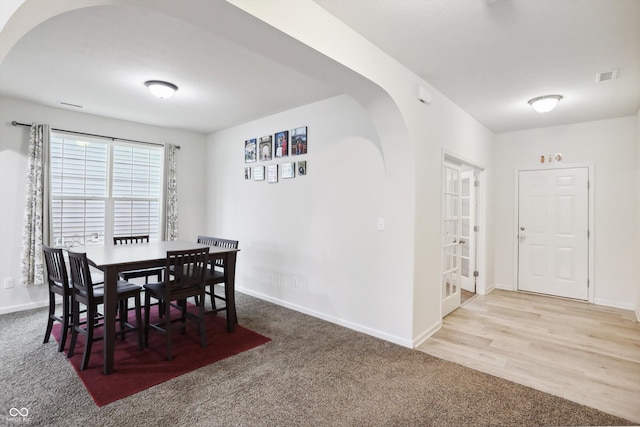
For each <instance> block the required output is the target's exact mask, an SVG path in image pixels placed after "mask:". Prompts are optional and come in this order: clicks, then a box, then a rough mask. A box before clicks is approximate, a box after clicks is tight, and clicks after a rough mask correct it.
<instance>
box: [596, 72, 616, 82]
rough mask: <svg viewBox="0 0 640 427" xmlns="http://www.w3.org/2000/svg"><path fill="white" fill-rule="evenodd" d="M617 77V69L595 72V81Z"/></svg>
mask: <svg viewBox="0 0 640 427" xmlns="http://www.w3.org/2000/svg"><path fill="white" fill-rule="evenodd" d="M617 78H618V70H617V69H613V70H610V71H603V72H602V73H596V83H603V82H608V81H610V80H615V79H617Z"/></svg>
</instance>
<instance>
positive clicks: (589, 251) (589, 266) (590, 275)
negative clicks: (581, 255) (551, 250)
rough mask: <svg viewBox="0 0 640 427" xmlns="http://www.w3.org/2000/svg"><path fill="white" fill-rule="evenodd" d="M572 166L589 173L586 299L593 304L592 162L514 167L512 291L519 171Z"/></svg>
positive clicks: (515, 272)
mask: <svg viewBox="0 0 640 427" xmlns="http://www.w3.org/2000/svg"><path fill="white" fill-rule="evenodd" d="M574 168H587V170H588V175H589V187H588V191H587V205H588V208H587V209H588V215H589V237H588V238H587V246H588V248H587V254H588V257H589V258H588V259H587V275H588V278H587V279H588V283H589V289H588V298H589V299H588V301H589V302H590V303H592V304H593V302H594V299H595V287H596V283H595V269H594V266H595V262H594V260H595V258H594V256H595V248H594V244H593V242H594V241H595V239H594V236H595V225H594V224H595V221H594V218H595V209H594V202H593V201H594V198H593V197H594V189H595V178H594V176H595V174H594V164H593V163H566V164H565V163H556V164H555V165H545V166H539V167H533V168H532V167H523V168H515V169H514V170H513V182H514V183H515V185H514V186H513V191H514V194H513V205H514V207H513V234H512V240H513V285H512V289H511V290H513V291H518V277H519V274H518V273H519V267H520V263H519V256H520V255H519V249H520V245H519V240H518V221H519V218H520V212H519V209H520V208H519V203H518V200H519V196H520V172H522V171H540V170H550V169H574Z"/></svg>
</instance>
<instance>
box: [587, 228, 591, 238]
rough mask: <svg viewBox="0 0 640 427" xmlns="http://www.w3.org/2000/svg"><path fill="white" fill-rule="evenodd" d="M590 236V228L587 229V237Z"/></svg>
mask: <svg viewBox="0 0 640 427" xmlns="http://www.w3.org/2000/svg"><path fill="white" fill-rule="evenodd" d="M590 237H591V230H587V239H588V238H590Z"/></svg>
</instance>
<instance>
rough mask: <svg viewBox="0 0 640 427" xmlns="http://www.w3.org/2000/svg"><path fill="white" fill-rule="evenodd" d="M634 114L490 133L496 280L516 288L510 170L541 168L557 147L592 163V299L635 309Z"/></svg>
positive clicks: (573, 160)
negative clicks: (492, 135)
mask: <svg viewBox="0 0 640 427" xmlns="http://www.w3.org/2000/svg"><path fill="white" fill-rule="evenodd" d="M637 121H638V118H637V117H636V116H631V117H622V118H617V119H610V120H600V121H594V122H587V123H578V124H573V125H566V126H556V127H548V128H541V129H531V130H526V131H520V132H508V133H502V134H498V135H496V139H495V141H496V145H495V150H496V155H495V162H494V165H495V175H494V178H495V180H494V190H495V199H494V201H495V207H494V209H495V210H494V214H495V216H496V218H499V219H500V220H499V221H496V223H495V229H494V230H495V235H494V241H495V275H496V287H499V288H501V289H515V288H516V283H515V277H514V274H515V263H516V261H517V258H516V256H517V255H516V254H515V253H514V251H513V242H514V239H515V238H516V225H515V224H514V212H515V206H516V205H515V203H516V201H515V200H514V191H515V185H516V182H515V179H514V170H517V169H523V168H532V169H535V168H539V167H541V164H540V156H541V155H546V156H548V155H549V154H556V153H562V155H563V161H562V164H563V165H571V164H579V163H592V164H593V165H594V179H595V182H593V183H592V185H594V200H593V202H594V203H595V205H594V211H595V214H594V215H595V218H594V227H595V230H593V231H592V234H591V235H592V238H591V243H592V244H593V245H594V248H595V259H594V260H591V261H592V262H594V263H595V264H594V270H595V273H594V274H595V277H593V278H591V284H592V286H594V287H595V300H594V302H595V303H596V304H602V305H609V306H615V307H620V308H626V309H633V308H634V304H633V301H635V300H636V293H637V264H638V260H637V252H636V248H637V244H636V241H635V239H634V238H625V235H627V236H629V234H627V233H629V230H628V229H626V228H627V227H631V229H632V231H631V236H633V235H634V234H635V233H636V232H635V228H636V227H637V226H636V225H635V224H637V223H638V218H637V215H636V209H637V203H638V201H637V200H638V187H637V170H638V163H637V153H636V151H637V144H638V141H637V128H638V124H637ZM545 166H548V164H546V163H545Z"/></svg>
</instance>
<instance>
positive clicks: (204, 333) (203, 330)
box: [198, 292, 207, 347]
mask: <svg viewBox="0 0 640 427" xmlns="http://www.w3.org/2000/svg"><path fill="white" fill-rule="evenodd" d="M202 301H203V302H204V292H203V293H202ZM198 312H199V315H200V316H199V318H198V322H199V324H200V340H201V341H202V347H206V346H207V330H206V328H205V324H204V316H205V314H204V304H200V306H199V307H198Z"/></svg>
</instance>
